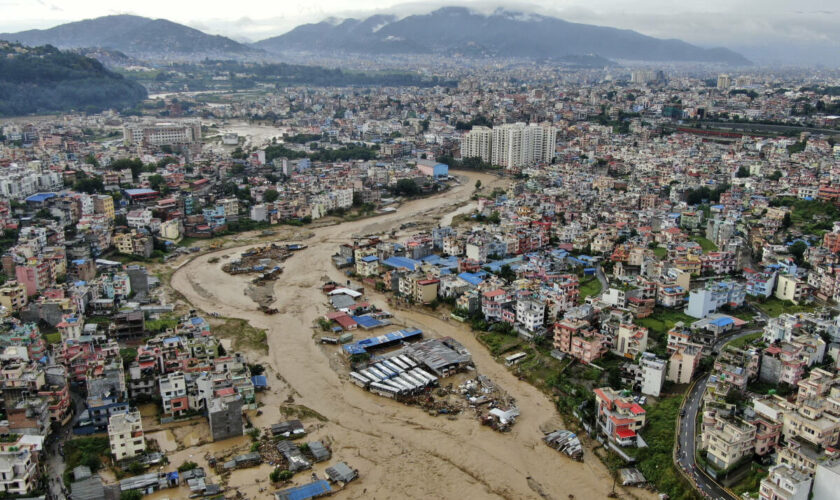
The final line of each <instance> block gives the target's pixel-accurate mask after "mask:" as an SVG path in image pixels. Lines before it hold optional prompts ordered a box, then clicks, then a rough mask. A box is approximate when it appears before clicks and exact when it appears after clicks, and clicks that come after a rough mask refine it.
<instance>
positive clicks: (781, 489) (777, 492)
mask: <svg viewBox="0 0 840 500" xmlns="http://www.w3.org/2000/svg"><path fill="white" fill-rule="evenodd" d="M838 486H840V485H838ZM835 491H836V490H835ZM810 492H811V478H810V477H809V476H808V475H807V474H803V473H802V472H799V471H797V470H796V469H794V468H793V467H790V466H787V465H774V466H773V467H770V471H769V473H768V475H767V477H765V478H764V479H762V480H761V484H760V486H759V488H758V498H759V499H760V500H808V495H809V494H810ZM815 498H818V497H815Z"/></svg>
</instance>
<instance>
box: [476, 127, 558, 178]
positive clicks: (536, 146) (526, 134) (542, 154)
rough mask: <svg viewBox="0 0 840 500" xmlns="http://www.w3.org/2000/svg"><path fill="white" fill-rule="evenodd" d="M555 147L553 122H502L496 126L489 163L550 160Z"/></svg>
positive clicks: (506, 164)
mask: <svg viewBox="0 0 840 500" xmlns="http://www.w3.org/2000/svg"><path fill="white" fill-rule="evenodd" d="M556 147H557V129H556V128H555V127H552V126H551V125H537V124H535V123H532V124H530V125H525V124H524V123H521V122H520V123H509V124H505V125H500V126H498V127H495V128H494V129H493V136H492V143H491V155H490V162H491V163H492V164H493V165H498V166H500V167H507V168H520V167H525V166H530V165H535V164H538V163H547V162H550V161H551V160H552V159H553V158H554V150H555V149H556Z"/></svg>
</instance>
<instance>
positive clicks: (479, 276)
mask: <svg viewBox="0 0 840 500" xmlns="http://www.w3.org/2000/svg"><path fill="white" fill-rule="evenodd" d="M484 276H487V273H486V272H484V271H481V272H479V273H461V274H459V275H458V277H459V278H461V279H462V280H464V281H466V282H467V283H469V284H470V285H472V286H478V285H480V284H481V282H482V281H484Z"/></svg>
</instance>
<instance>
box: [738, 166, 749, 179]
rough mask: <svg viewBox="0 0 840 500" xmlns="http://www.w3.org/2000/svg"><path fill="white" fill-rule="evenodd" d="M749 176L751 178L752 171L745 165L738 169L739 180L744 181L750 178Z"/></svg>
mask: <svg viewBox="0 0 840 500" xmlns="http://www.w3.org/2000/svg"><path fill="white" fill-rule="evenodd" d="M749 176H750V169H748V168H747V167H745V166H743V165H741V166H740V167H738V171H737V172H735V177H738V178H739V179H743V178H745V177H749Z"/></svg>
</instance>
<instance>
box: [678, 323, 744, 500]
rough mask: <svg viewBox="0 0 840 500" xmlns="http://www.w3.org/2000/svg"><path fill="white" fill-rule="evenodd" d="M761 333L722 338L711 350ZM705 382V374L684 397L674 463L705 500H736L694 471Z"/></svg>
mask: <svg viewBox="0 0 840 500" xmlns="http://www.w3.org/2000/svg"><path fill="white" fill-rule="evenodd" d="M760 331H761V329H760V328H754V329H750V330H744V331H741V332H737V333H735V334H734V335H729V336H726V337H723V338H722V339H720V340H718V341H717V343H716V344H715V345H714V351H715V352H719V351H720V350H721V349H722V348H723V346H724V345H725V344H726V343H727V342H730V341H732V340H735V339H739V338H741V337H746V336H747V335H750V334H753V333H756V332H760ZM708 381H709V375H708V374H706V375H703V376H702V377H700V378H699V379H697V381H696V382H695V383H694V385H693V386H692V387H691V391H690V392H689V393H688V395H687V396H686V400H685V404H684V406H683V408H684V409H685V416H684V417H682V418H680V431H679V439H678V447H677V463H678V464H679V466H680V468H682V469H683V470H686V471H688V475H689V476H691V477H692V478H693V480H694V485H695V488H697V490H698V491H700V493H701V494H703V495H704V496H706V497H707V498H715V499H726V500H729V499H731V500H737V497H734V496H732V495H731V494H729V492H727V491H726V490H725V489H723V487H722V486H720V485H719V484H718V483H717V482H716V481H715V480H714V479H712V478H711V477H709V476H708V475H707V474H706V473H705V472H704V471H702V470H700V469H697V468H696V463H695V459H694V457H695V452H696V450H695V448H696V436H697V429H696V427H697V412H698V411H700V406H701V401H702V399H703V393H705V392H706V383H707V382H708Z"/></svg>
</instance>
